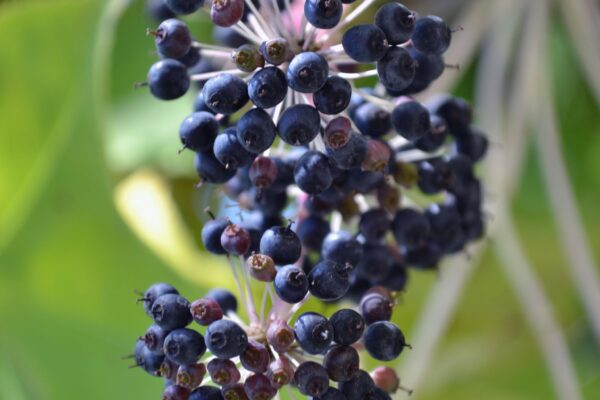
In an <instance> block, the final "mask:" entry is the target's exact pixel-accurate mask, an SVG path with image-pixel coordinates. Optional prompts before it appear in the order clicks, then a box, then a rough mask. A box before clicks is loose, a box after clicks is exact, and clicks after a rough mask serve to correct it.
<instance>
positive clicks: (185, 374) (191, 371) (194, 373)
mask: <svg viewBox="0 0 600 400" xmlns="http://www.w3.org/2000/svg"><path fill="white" fill-rule="evenodd" d="M204 375H206V366H205V365H204V364H191V365H181V366H180V367H179V369H178V370H177V381H176V382H177V384H178V385H179V386H183V387H185V388H188V389H195V388H197V387H198V386H200V384H201V383H202V380H203V379H204Z"/></svg>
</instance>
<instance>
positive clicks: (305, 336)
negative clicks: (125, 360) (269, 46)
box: [133, 267, 409, 400]
mask: <svg viewBox="0 0 600 400" xmlns="http://www.w3.org/2000/svg"><path fill="white" fill-rule="evenodd" d="M273 268H274V267H273ZM291 268H294V267H291ZM302 278H303V279H302ZM260 279H261V280H268V279H269V278H268V277H267V274H265V273H264V271H261V273H260ZM276 279H277V280H279V281H282V282H283V285H282V286H281V285H280V286H279V288H280V289H279V290H278V293H280V291H282V293H285V294H284V296H285V298H286V299H288V300H290V301H291V299H290V297H294V296H297V295H298V294H299V292H298V290H297V281H301V282H302V283H303V286H305V287H307V286H308V283H307V281H306V276H305V275H303V273H302V271H301V270H300V269H297V268H295V271H294V270H292V269H288V270H286V271H284V272H282V273H279V272H278V273H277V278H276ZM315 280H316V281H321V282H320V283H319V284H323V283H325V282H323V281H324V280H326V279H324V278H323V277H320V278H319V277H317V278H316V279H315ZM276 287H278V286H277V284H276ZM303 296H304V295H303ZM303 296H302V297H303ZM302 297H301V298H302ZM296 298H298V297H296ZM248 300H251V298H249V299H248ZM140 301H141V302H143V303H144V308H145V310H146V313H147V314H148V315H149V316H150V317H151V318H152V319H153V320H154V323H153V324H152V325H151V326H150V327H149V328H148V330H147V331H146V333H145V334H144V335H143V336H141V337H140V338H139V339H138V341H137V343H136V346H135V352H134V355H133V357H134V358H135V362H136V366H139V367H142V368H143V369H144V370H145V371H146V372H148V373H149V374H151V375H153V376H160V377H162V378H164V380H165V390H164V393H163V399H166V400H216V399H230V400H233V399H250V400H263V399H271V398H273V397H275V396H276V395H277V392H278V391H279V390H280V389H281V388H283V387H284V386H286V385H291V384H294V385H295V386H296V387H297V388H298V390H299V391H300V392H301V393H302V394H304V395H307V396H311V397H310V398H314V399H374V400H375V399H389V398H390V396H389V393H393V392H395V391H396V390H398V389H399V388H401V387H400V380H399V378H398V376H397V375H396V373H395V372H394V371H393V370H392V369H390V368H387V367H380V368H377V369H375V370H374V371H373V372H372V374H371V375H370V374H368V373H367V372H365V371H364V370H361V369H360V365H359V363H360V359H359V353H358V351H357V349H358V348H360V347H361V346H364V348H365V349H366V350H367V351H368V353H369V354H370V355H371V356H372V357H373V358H375V359H377V360H382V361H390V360H393V359H395V358H396V357H398V355H400V353H401V352H402V350H403V349H404V347H409V345H407V344H406V343H405V339H404V335H403V334H402V332H401V331H400V329H398V327H397V326H396V325H394V324H393V323H391V322H389V321H387V319H389V317H390V316H391V314H389V313H390V312H391V308H392V303H393V298H392V295H391V293H389V292H388V291H385V290H383V289H382V288H379V289H376V290H372V291H371V292H369V294H367V295H366V296H365V298H364V299H363V302H361V307H360V310H361V313H362V314H361V313H359V312H357V311H354V310H352V309H341V310H339V311H336V312H335V313H334V314H333V315H332V316H331V317H330V318H326V317H325V316H323V315H320V314H318V313H315V312H305V313H303V314H301V315H299V316H298V317H297V318H295V322H294V323H293V324H292V325H290V324H291V321H292V318H293V317H294V313H295V312H296V311H298V308H297V307H296V308H293V309H291V310H286V311H285V312H284V314H285V315H282V310H281V309H279V310H277V309H276V307H274V309H273V311H272V312H271V313H270V316H269V318H268V319H264V318H262V317H261V318H259V316H258V315H257V314H256V313H254V311H251V314H250V320H251V321H252V322H251V323H250V324H245V323H244V322H243V321H242V320H241V319H240V317H239V315H238V314H237V306H238V304H237V299H236V297H235V296H234V295H233V294H232V293H230V292H228V291H227V290H224V289H214V290H212V291H210V292H209V293H207V294H206V296H204V297H203V298H201V299H198V300H196V301H194V302H192V303H190V302H189V301H188V300H186V299H185V298H184V297H182V296H181V295H180V294H179V292H178V291H177V289H175V288H174V287H172V286H170V285H168V284H166V283H157V284H154V285H152V286H150V287H149V288H148V290H146V291H145V292H144V293H143V296H142V297H141V299H140ZM286 301H287V300H286ZM300 301H301V300H300ZM193 322H195V323H196V324H198V325H200V326H201V327H204V335H203V334H201V333H199V332H198V331H196V330H193V329H190V328H189V327H188V325H190V324H191V323H193ZM359 341H361V344H360V345H359V343H358V342H359ZM207 350H208V352H210V356H209V357H207V358H204V359H203V360H202V362H199V360H200V358H201V357H202V356H203V355H204V354H205V353H206V351H207ZM210 381H212V383H213V384H214V385H217V386H212V385H207V383H208V382H210ZM330 381H333V382H337V383H338V388H337V389H336V388H333V387H331V386H330ZM402 389H403V388H402ZM404 390H406V389H404Z"/></svg>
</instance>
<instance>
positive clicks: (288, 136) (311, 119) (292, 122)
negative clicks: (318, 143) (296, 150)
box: [277, 104, 321, 146]
mask: <svg viewBox="0 0 600 400" xmlns="http://www.w3.org/2000/svg"><path fill="white" fill-rule="evenodd" d="M320 127H321V117H320V115H319V112H318V111H317V110H316V109H315V108H314V107H312V106H310V105H308V104H296V105H293V106H291V107H289V108H287V109H286V110H285V111H284V112H283V113H282V114H281V117H280V118H279V121H278V122H277V131H278V133H279V136H280V137H281V139H282V140H283V141H284V142H286V143H288V144H291V145H293V146H303V145H307V144H309V143H310V142H312V141H313V139H314V138H315V137H316V136H317V135H318V134H319V129H320Z"/></svg>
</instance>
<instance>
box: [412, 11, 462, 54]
mask: <svg viewBox="0 0 600 400" xmlns="http://www.w3.org/2000/svg"><path fill="white" fill-rule="evenodd" d="M411 39H412V43H413V45H414V46H415V48H416V49H417V50H419V51H421V52H423V53H427V54H442V53H444V52H446V50H448V48H449V47H450V41H451V39H452V31H451V30H450V27H449V26H448V24H446V22H444V20H443V19H442V18H440V17H436V16H432V15H430V16H427V17H423V18H419V19H418V20H417V22H416V24H415V30H414V32H413V34H412V37H411Z"/></svg>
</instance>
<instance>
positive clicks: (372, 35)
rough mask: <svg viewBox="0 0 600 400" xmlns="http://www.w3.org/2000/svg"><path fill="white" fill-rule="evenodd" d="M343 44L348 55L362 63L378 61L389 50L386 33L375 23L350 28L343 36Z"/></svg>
mask: <svg viewBox="0 0 600 400" xmlns="http://www.w3.org/2000/svg"><path fill="white" fill-rule="evenodd" d="M342 45H343V46H344V50H345V51H346V53H347V54H348V56H350V57H351V58H353V59H354V60H356V61H358V62H361V63H372V62H377V61H379V60H381V59H382V58H383V57H384V56H385V54H386V53H387V51H388V41H387V38H386V36H385V33H384V32H383V31H382V30H381V29H380V28H379V27H378V26H377V25H373V24H364V25H357V26H354V27H352V28H350V29H348V30H347V31H346V33H344V37H343V38H342Z"/></svg>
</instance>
